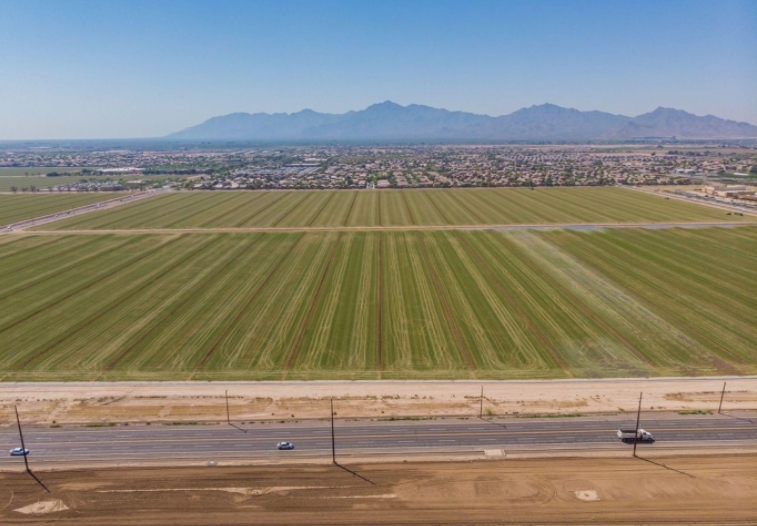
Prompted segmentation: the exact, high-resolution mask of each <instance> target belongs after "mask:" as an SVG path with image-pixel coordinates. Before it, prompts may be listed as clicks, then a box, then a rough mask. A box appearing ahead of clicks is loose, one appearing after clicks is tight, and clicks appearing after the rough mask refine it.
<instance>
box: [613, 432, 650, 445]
mask: <svg viewBox="0 0 757 526" xmlns="http://www.w3.org/2000/svg"><path fill="white" fill-rule="evenodd" d="M634 436H636V440H637V441H639V442H654V436H652V433H650V432H649V431H645V430H643V429H639V434H638V435H636V430H635V429H618V438H619V439H620V440H622V441H623V442H633V440H634Z"/></svg>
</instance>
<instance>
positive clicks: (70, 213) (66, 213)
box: [0, 189, 165, 234]
mask: <svg viewBox="0 0 757 526" xmlns="http://www.w3.org/2000/svg"><path fill="white" fill-rule="evenodd" d="M164 191H165V190H163V189H158V190H148V191H145V192H141V193H136V194H127V195H123V194H121V195H118V194H116V195H117V196H116V197H114V198H113V199H109V200H107V201H100V202H99V203H92V204H89V205H84V206H80V207H78V208H71V209H70V210H61V211H60V212H54V213H52V214H47V215H44V216H39V217H32V218H30V219H24V220H23V221H17V222H15V223H11V224H9V225H0V234H8V233H10V232H13V231H18V230H25V229H27V228H31V227H34V226H40V225H44V224H46V223H51V222H53V221H58V220H60V219H64V218H66V217H74V216H78V215H81V214H86V213H88V212H94V211H95V210H105V209H106V208H115V207H117V206H121V205H125V204H129V203H133V202H134V201H137V200H139V199H146V198H148V197H152V196H154V195H158V194H159V193H163V192H164Z"/></svg>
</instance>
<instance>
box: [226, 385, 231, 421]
mask: <svg viewBox="0 0 757 526" xmlns="http://www.w3.org/2000/svg"><path fill="white" fill-rule="evenodd" d="M226 423H227V424H229V425H231V416H230V415H229V391H228V389H227V390H226Z"/></svg>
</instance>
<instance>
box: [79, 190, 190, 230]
mask: <svg viewBox="0 0 757 526" xmlns="http://www.w3.org/2000/svg"><path fill="white" fill-rule="evenodd" d="M181 201H192V199H191V198H189V199H186V198H185V199H182V200H181ZM135 202H136V201H135ZM126 204H130V203H126ZM153 204H155V206H156V207H158V206H160V200H157V201H153ZM196 205H197V203H189V204H187V205H184V206H180V207H178V208H172V209H169V210H168V211H167V212H163V213H162V214H158V215H156V216H147V220H146V221H143V222H142V223H137V225H136V226H139V225H140V224H144V223H148V222H150V221H153V220H155V219H160V218H161V217H165V216H167V215H169V214H173V213H175V212H178V211H179V210H184V209H185V208H189V207H192V206H196ZM143 213H144V210H137V212H136V213H134V214H131V215H128V216H126V217H121V218H118V219H116V220H115V221H109V222H107V223H105V224H104V225H101V226H100V227H97V229H98V230H100V228H102V227H107V226H109V225H113V224H116V223H120V222H122V221H124V220H126V219H131V218H132V217H135V216H139V215H142V214H143ZM83 215H84V216H85V218H86V214H83Z"/></svg>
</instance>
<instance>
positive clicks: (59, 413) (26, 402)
mask: <svg viewBox="0 0 757 526" xmlns="http://www.w3.org/2000/svg"><path fill="white" fill-rule="evenodd" d="M482 386H483V387H484V398H485V399H484V406H483V409H484V411H485V413H487V414H491V415H503V416H504V415H510V416H514V415H516V414H518V415H521V416H527V415H535V414H555V413H581V414H586V415H590V414H592V413H617V412H624V411H625V412H635V411H636V408H637V405H638V401H639V392H642V391H643V393H644V400H643V405H642V409H643V410H644V411H645V412H649V411H694V410H700V411H712V412H715V411H717V409H718V405H719V403H720V394H721V390H722V388H723V381H722V380H717V379H707V378H702V379H693V378H692V379H675V378H671V379H658V380H643V379H639V380H596V381H594V380H583V381H571V380H562V381H560V380H555V381H524V382H487V381H481V382H477V381H428V382H424V381H402V382H399V381H368V382H357V381H356V382H350V381H334V382H296V381H293V382H133V383H132V382H83V383H54V382H50V383H5V384H0V419H2V421H3V422H5V423H6V425H10V423H11V422H13V421H14V420H15V416H14V412H13V410H14V409H13V408H14V406H16V405H17V406H18V408H19V412H20V414H21V418H22V420H23V421H24V422H25V423H27V424H35V423H36V424H48V425H49V424H53V423H57V424H65V423H85V422H127V421H131V422H139V421H152V422H158V421H188V420H189V421H220V420H225V419H226V400H225V392H226V391H227V390H228V393H229V406H230V413H231V418H232V420H235V421H247V420H263V419H276V420H280V419H289V418H292V417H294V418H298V419H300V418H327V417H328V416H329V399H330V398H332V397H333V398H334V410H335V411H337V413H338V415H339V418H361V417H362V418H388V417H391V416H394V417H402V416H471V415H475V414H478V412H479V410H480V406H479V404H480V394H481V387H482ZM754 409H757V379H754V378H740V379H729V380H728V385H727V389H726V394H725V397H724V402H723V410H726V411H731V410H754ZM293 415H294V416H293ZM0 427H2V424H0Z"/></svg>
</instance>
